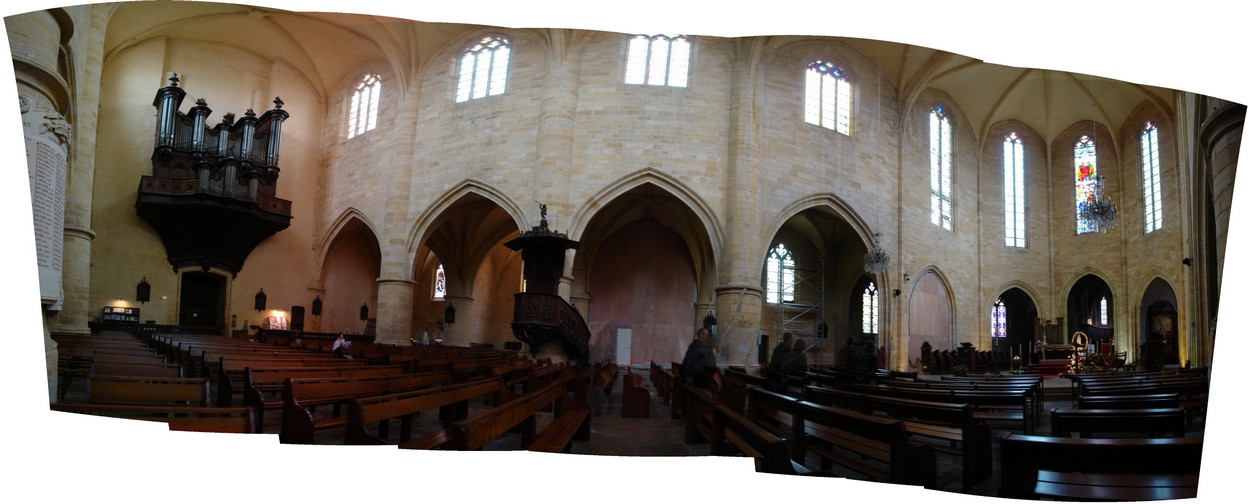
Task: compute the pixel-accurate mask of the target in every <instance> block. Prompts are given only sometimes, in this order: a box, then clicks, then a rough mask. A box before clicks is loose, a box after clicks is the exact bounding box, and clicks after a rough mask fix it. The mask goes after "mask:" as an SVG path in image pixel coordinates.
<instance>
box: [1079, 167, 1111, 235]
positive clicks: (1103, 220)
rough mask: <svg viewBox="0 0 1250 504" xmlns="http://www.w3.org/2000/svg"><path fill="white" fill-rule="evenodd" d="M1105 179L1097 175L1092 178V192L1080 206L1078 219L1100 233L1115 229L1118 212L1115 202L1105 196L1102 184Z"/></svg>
mask: <svg viewBox="0 0 1250 504" xmlns="http://www.w3.org/2000/svg"><path fill="white" fill-rule="evenodd" d="M1106 179H1107V178H1106V177H1104V176H1102V175H1099V176H1097V177H1095V178H1094V190H1093V193H1092V194H1091V195H1090V199H1089V200H1087V201H1086V202H1085V204H1084V205H1081V211H1080V217H1081V218H1082V219H1085V220H1086V221H1087V222H1089V223H1091V224H1093V226H1094V229H1097V230H1098V231H1100V232H1103V233H1105V232H1107V231H1109V230H1110V229H1111V228H1113V227H1115V224H1116V221H1117V218H1118V210H1117V209H1116V207H1115V202H1114V201H1111V197H1110V196H1108V195H1107V192H1106V190H1105V189H1104V188H1103V184H1104V183H1105V181H1106Z"/></svg>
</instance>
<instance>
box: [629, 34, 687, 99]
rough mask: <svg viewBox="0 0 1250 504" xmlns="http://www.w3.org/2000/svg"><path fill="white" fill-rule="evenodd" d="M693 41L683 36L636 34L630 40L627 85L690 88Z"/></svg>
mask: <svg viewBox="0 0 1250 504" xmlns="http://www.w3.org/2000/svg"><path fill="white" fill-rule="evenodd" d="M689 73H690V41H689V40H686V37H683V36H681V35H652V36H647V35H635V36H634V37H633V38H632V39H630V40H629V54H628V55H627V56H626V62H625V83H626V84H649V85H653V86H672V87H686V80H687V79H688V78H689Z"/></svg>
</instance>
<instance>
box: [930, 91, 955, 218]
mask: <svg viewBox="0 0 1250 504" xmlns="http://www.w3.org/2000/svg"><path fill="white" fill-rule="evenodd" d="M929 185H930V194H931V205H930V208H931V212H930V215H931V220H932V221H933V224H935V225H938V226H942V228H943V229H947V230H949V229H951V224H952V222H951V221H952V217H951V215H952V214H951V123H950V118H949V117H947V114H946V109H944V108H943V107H942V106H941V105H938V106H936V107H933V111H932V112H930V113H929Z"/></svg>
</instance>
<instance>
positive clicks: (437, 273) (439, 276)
mask: <svg viewBox="0 0 1250 504" xmlns="http://www.w3.org/2000/svg"><path fill="white" fill-rule="evenodd" d="M446 297H447V273H446V272H444V271H443V265H442V264H441V263H440V264H439V265H438V269H437V270H434V299H435V300H438V299H445V298H446Z"/></svg>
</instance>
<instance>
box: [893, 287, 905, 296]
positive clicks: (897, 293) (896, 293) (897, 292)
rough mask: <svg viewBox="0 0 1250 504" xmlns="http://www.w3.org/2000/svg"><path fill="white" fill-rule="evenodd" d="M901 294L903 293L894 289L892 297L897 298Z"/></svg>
mask: <svg viewBox="0 0 1250 504" xmlns="http://www.w3.org/2000/svg"><path fill="white" fill-rule="evenodd" d="M902 293H903V291H901V290H898V289H894V297H898V296H899V295H900V294H902Z"/></svg>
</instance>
